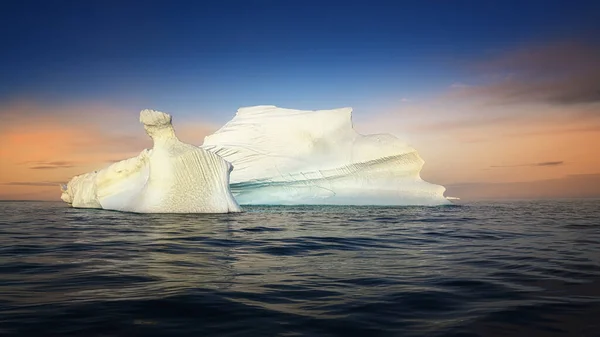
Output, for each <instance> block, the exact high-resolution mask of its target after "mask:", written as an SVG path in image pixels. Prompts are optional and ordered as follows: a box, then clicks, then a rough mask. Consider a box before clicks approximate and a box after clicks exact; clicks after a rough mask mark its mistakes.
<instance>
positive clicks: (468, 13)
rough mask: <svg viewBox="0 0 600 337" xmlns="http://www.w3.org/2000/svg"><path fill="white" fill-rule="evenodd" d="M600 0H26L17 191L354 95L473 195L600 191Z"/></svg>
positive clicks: (18, 69)
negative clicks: (253, 115) (244, 112)
mask: <svg viewBox="0 0 600 337" xmlns="http://www.w3.org/2000/svg"><path fill="white" fill-rule="evenodd" d="M598 13H600V2H598V1H550V0H547V1H535V0H532V1H461V0H457V1H441V0H439V1H435V0H431V1H412V2H408V1H377V0H370V1H324V0H323V1H312V0H305V1H292V0H279V1H247V0H246V1H233V0H229V1H228V0H222V1H146V2H143V3H140V2H137V3H136V2H128V1H80V2H75V1H12V0H9V1H8V2H3V9H2V11H1V13H0V43H1V44H0V46H1V47H0V164H1V165H0V199H9V200H12V199H18V200H20V199H23V200H30V199H35V200H59V199H60V190H59V188H58V184H59V183H64V182H66V181H68V180H69V179H70V178H71V177H72V176H73V175H76V174H80V173H84V172H87V171H91V170H95V169H98V168H102V167H104V166H106V165H109V164H110V163H112V162H114V161H117V160H121V159H126V158H128V157H131V156H133V155H136V154H138V153H139V152H140V151H141V150H142V149H144V148H148V147H151V141H150V139H149V138H148V137H147V136H146V135H145V133H144V130H143V128H142V127H141V126H140V125H139V122H138V117H137V116H138V114H139V111H140V110H141V109H145V108H151V109H157V110H161V111H165V112H168V113H170V114H172V115H173V118H174V126H175V128H176V131H177V134H178V135H179V137H180V138H181V139H182V140H183V141H186V142H189V143H192V144H197V145H201V144H202V142H203V139H204V137H205V136H206V135H208V134H210V133H212V132H214V131H215V130H217V129H218V128H219V127H220V126H221V125H223V124H224V123H226V122H227V121H228V120H230V119H231V118H232V117H233V116H234V114H235V111H236V110H237V109H238V108H239V107H243V106H252V105H277V106H280V107H285V108H294V109H308V110H320V109H332V108H338V107H348V106H349V107H352V108H353V109H354V111H353V121H354V125H355V128H356V129H357V130H358V131H359V132H361V133H363V134H367V133H382V132H387V133H391V134H393V135H396V136H398V137H399V138H401V139H403V140H406V141H407V142H408V143H410V144H411V145H412V146H414V147H415V148H416V149H417V150H418V151H419V154H420V155H421V157H423V159H424V160H425V165H424V167H423V171H422V172H421V175H422V177H423V178H424V179H425V180H427V181H430V182H433V183H437V184H442V185H444V186H446V188H447V192H446V195H450V196H455V197H460V198H463V199H466V200H479V199H505V198H517V199H521V198H563V197H564V198H570V197H599V196H600V145H599V144H600V17H599V14H598Z"/></svg>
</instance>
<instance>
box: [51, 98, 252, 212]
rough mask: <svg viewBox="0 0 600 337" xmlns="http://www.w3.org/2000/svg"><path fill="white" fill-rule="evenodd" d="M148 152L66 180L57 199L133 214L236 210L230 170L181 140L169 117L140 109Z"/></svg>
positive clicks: (77, 205)
mask: <svg viewBox="0 0 600 337" xmlns="http://www.w3.org/2000/svg"><path fill="white" fill-rule="evenodd" d="M140 122H141V123H142V124H143V125H144V128H145V130H146V132H147V133H148V135H149V136H150V137H151V138H152V140H153V141H154V147H153V148H152V150H144V151H142V152H141V153H140V154H139V155H138V156H136V157H133V158H129V159H126V160H123V161H120V162H117V163H114V164H112V165H110V166H108V167H106V168H104V169H102V170H100V171H97V172H91V173H86V174H83V175H79V176H76V177H74V178H73V179H71V181H69V183H68V184H67V185H66V187H65V186H63V187H62V190H63V194H62V196H61V198H62V200H63V201H65V202H67V203H69V204H71V205H72V206H73V207H83V208H103V209H110V210H118V211H128V212H139V213H227V212H239V211H240V210H241V209H240V207H239V205H238V204H237V202H236V201H235V199H234V198H233V196H232V194H231V191H230V189H229V174H230V172H231V169H232V166H231V164H230V163H228V162H227V161H225V160H223V159H222V158H221V157H219V156H218V155H216V154H214V153H211V152H209V151H206V150H204V149H201V148H198V147H196V146H193V145H190V144H186V143H183V142H181V141H180V140H179V139H178V138H177V137H176V135H175V131H174V129H173V126H172V125H171V116H170V115H169V114H166V113H163V112H159V111H154V110H143V111H142V112H141V113H140Z"/></svg>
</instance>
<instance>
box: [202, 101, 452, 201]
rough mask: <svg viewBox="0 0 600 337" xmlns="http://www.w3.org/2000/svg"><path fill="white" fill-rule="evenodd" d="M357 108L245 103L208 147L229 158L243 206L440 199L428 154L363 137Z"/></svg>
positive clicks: (391, 140) (389, 139)
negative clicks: (427, 170) (428, 174)
mask: <svg viewBox="0 0 600 337" xmlns="http://www.w3.org/2000/svg"><path fill="white" fill-rule="evenodd" d="M351 113H352V109H351V108H341V109H334V110H320V111H302V110H292V109H283V108H278V107H276V106H255V107H246V108H241V109H239V110H238V111H237V114H236V116H235V117H234V118H233V119H232V120H231V121H229V122H228V123H227V124H225V125H224V126H223V127H222V128H221V129H219V130H218V131H217V132H215V133H214V134H212V135H210V136H207V137H206V138H205V140H204V144H203V145H202V148H204V149H206V150H208V151H211V152H213V153H215V154H218V155H219V156H221V157H223V158H224V159H225V160H227V161H229V162H231V163H232V164H233V166H234V170H233V171H232V173H231V176H230V187H231V191H232V192H233V194H234V196H235V198H236V200H237V201H238V202H239V203H240V204H271V205H293V204H338V205H340V204H343V205H439V204H447V203H449V201H448V200H447V199H446V198H445V197H444V191H445V188H444V187H442V186H439V185H434V184H430V183H428V182H426V181H424V180H422V179H421V177H420V175H419V172H420V171H421V168H422V166H423V160H422V159H421V157H419V155H418V153H417V151H416V150H415V149H413V148H412V147H410V146H408V145H407V144H405V143H404V142H401V141H400V140H399V139H397V138H396V137H394V136H392V135H388V134H373V135H361V134H359V133H357V132H356V131H355V130H354V129H353V126H352V118H351Z"/></svg>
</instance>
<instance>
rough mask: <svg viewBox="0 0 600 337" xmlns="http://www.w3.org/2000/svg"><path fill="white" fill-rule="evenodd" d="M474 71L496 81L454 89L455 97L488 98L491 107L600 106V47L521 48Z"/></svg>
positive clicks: (563, 44) (577, 44) (565, 44)
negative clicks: (520, 104) (514, 105)
mask: <svg viewBox="0 0 600 337" xmlns="http://www.w3.org/2000/svg"><path fill="white" fill-rule="evenodd" d="M474 68H475V69H476V71H477V72H478V74H480V75H483V76H484V77H485V78H488V79H493V80H488V81H487V82H488V83H487V84H484V85H475V86H469V85H460V86H453V89H454V90H453V91H454V94H455V95H459V96H477V97H480V98H487V101H488V103H491V104H512V103H549V104H558V105H571V104H582V103H599V102H600V46H598V45H597V44H593V43H589V42H586V41H562V42H557V43H554V44H548V45H543V46H530V47H526V48H521V49H520V50H515V51H512V52H509V53H506V54H504V55H501V56H498V57H496V58H494V59H492V60H490V61H487V62H482V63H479V64H477V65H476V66H474ZM596 113H597V114H600V111H596Z"/></svg>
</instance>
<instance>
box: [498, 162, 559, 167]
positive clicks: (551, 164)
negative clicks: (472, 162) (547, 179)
mask: <svg viewBox="0 0 600 337" xmlns="http://www.w3.org/2000/svg"><path fill="white" fill-rule="evenodd" d="M564 163H565V162H564V161H545V162H541V163H530V164H519V165H492V166H490V167H493V168H504V167H527V166H528V167H536V166H559V165H563V164H564Z"/></svg>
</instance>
